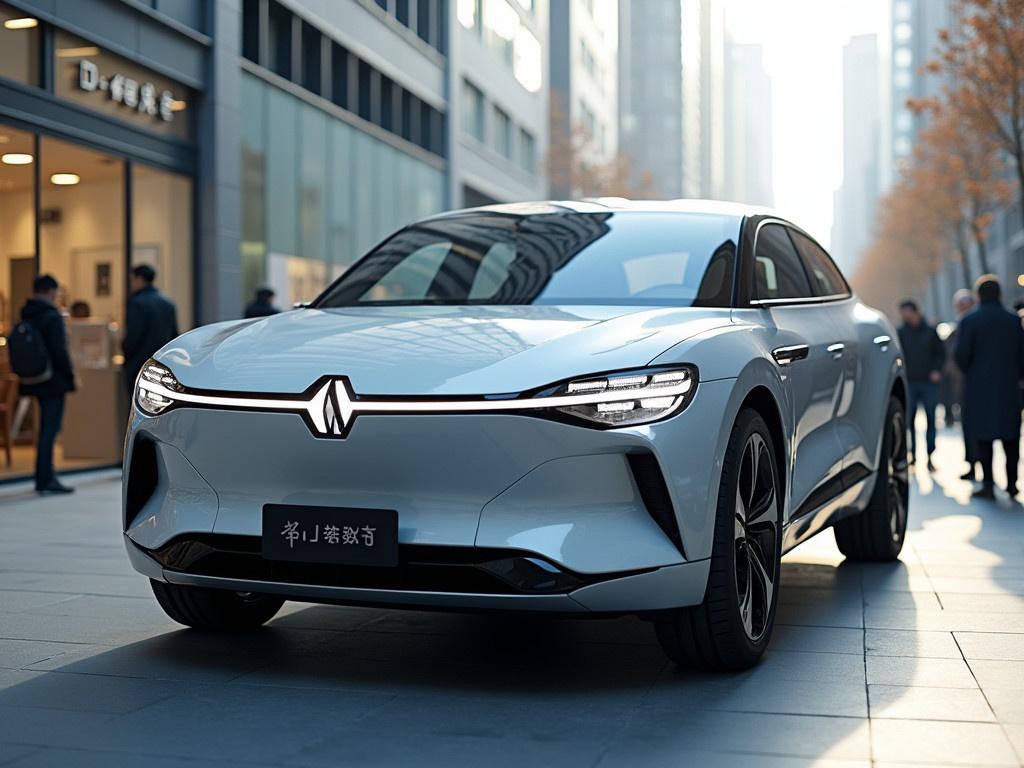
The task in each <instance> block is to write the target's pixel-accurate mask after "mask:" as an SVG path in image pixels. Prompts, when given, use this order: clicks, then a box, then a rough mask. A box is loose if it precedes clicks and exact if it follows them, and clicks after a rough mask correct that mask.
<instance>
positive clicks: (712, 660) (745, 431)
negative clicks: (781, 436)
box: [654, 408, 782, 671]
mask: <svg viewBox="0 0 1024 768" xmlns="http://www.w3.org/2000/svg"><path fill="white" fill-rule="evenodd" d="M780 487H781V484H780V483H779V473H778V461H777V458H776V450H775V448H774V446H773V444H772V437H771V433H770V432H769V431H768V425H767V424H766V423H765V421H764V419H763V418H761V415H760V414H759V413H758V412H757V411H755V410H753V409H750V408H745V409H744V410H742V411H740V414H739V416H738V417H737V418H736V424H735V425H734V426H733V429H732V433H731V434H730V435H729V444H728V447H727V448H726V451H725V457H724V460H723V462H722V479H721V483H720V485H719V489H718V504H717V511H716V515H715V531H714V544H713V547H712V553H711V571H710V574H709V576H708V586H707V591H706V592H705V594H704V602H702V603H701V604H700V605H697V606H693V607H689V608H677V609H675V610H671V611H664V612H662V613H659V614H658V615H657V616H656V617H655V619H654V625H655V631H656V632H657V635H658V641H659V642H660V643H661V647H662V649H663V650H664V651H665V653H666V654H667V655H668V656H669V658H671V659H672V660H673V661H675V662H676V663H677V664H679V665H680V666H683V667H688V668H694V669H703V670H711V671H725V670H740V669H747V668H749V667H752V666H753V665H754V664H756V663H757V662H758V660H760V658H761V655H762V654H763V653H764V651H765V648H767V646H768V641H769V640H770V638H771V634H772V628H773V626H774V623H775V606H776V603H777V601H778V583H779V561H780V559H781V545H782V537H781V532H780V521H781V510H782V504H781V493H780V491H779V489H780Z"/></svg>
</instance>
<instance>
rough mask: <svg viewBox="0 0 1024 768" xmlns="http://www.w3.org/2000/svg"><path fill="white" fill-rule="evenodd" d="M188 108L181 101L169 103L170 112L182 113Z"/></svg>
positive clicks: (176, 100)
mask: <svg viewBox="0 0 1024 768" xmlns="http://www.w3.org/2000/svg"><path fill="white" fill-rule="evenodd" d="M186 106H188V105H187V104H186V103H185V102H184V100H183V99H175V100H174V101H172V102H171V112H184V111H185V107H186Z"/></svg>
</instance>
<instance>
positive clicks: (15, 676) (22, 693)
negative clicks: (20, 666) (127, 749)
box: [0, 670, 180, 714]
mask: <svg viewBox="0 0 1024 768" xmlns="http://www.w3.org/2000/svg"><path fill="white" fill-rule="evenodd" d="M179 690H180V686H179V685H178V684H176V683H170V682H163V681H154V680H139V679H136V678H129V677H111V676H104V675H77V674H62V673H57V672H31V671H27V670H2V671H0V707H37V708H40V709H47V708H50V709H67V710H74V711H80V712H99V713H106V714H124V713H127V712H133V711H134V710H137V709H140V708H142V707H145V706H147V705H149V704H152V703H154V702H157V701H160V700H162V699H166V698H168V697H169V696H172V695H174V694H175V693H176V692H177V691H179Z"/></svg>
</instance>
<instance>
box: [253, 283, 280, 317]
mask: <svg viewBox="0 0 1024 768" xmlns="http://www.w3.org/2000/svg"><path fill="white" fill-rule="evenodd" d="M276 295H277V294H276V293H274V289H273V288H270V287H269V286H263V287H262V288H259V289H257V290H256V298H255V299H254V300H253V302H252V303H251V304H250V305H249V306H247V307H246V308H245V316H246V317H247V318H250V317H268V316H270V315H276V314H277V313H278V312H280V311H281V310H280V309H278V308H277V307H275V306H274V296H276Z"/></svg>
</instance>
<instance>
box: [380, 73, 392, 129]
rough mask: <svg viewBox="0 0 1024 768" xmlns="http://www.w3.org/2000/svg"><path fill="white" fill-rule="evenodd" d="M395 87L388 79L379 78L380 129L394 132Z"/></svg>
mask: <svg viewBox="0 0 1024 768" xmlns="http://www.w3.org/2000/svg"><path fill="white" fill-rule="evenodd" d="M394 99H395V87H394V83H392V82H391V78H390V77H385V76H384V75H381V76H380V127H381V128H383V129H384V130H385V131H391V132H393V131H394V130H395V122H394V119H395V101H394Z"/></svg>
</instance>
